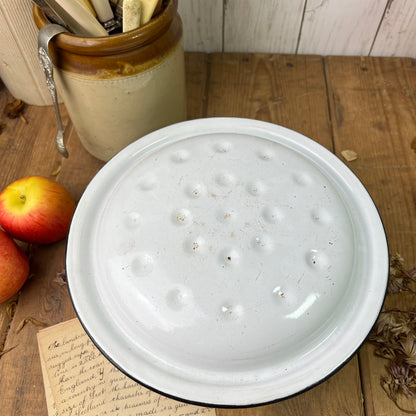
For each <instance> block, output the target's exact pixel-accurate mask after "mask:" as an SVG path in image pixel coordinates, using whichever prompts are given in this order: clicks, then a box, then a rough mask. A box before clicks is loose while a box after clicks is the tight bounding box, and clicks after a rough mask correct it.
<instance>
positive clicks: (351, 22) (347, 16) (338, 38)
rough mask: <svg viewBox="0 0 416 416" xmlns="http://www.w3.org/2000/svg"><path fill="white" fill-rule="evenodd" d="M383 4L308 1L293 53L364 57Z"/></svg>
mask: <svg viewBox="0 0 416 416" xmlns="http://www.w3.org/2000/svg"><path fill="white" fill-rule="evenodd" d="M385 5H386V1H385V0H383V1H380V0H367V1H362V0H350V1H349V2H348V4H347V3H345V1H343V0H335V1H322V0H309V1H308V2H307V6H306V9H305V16H304V20H303V25H302V30H301V32H300V42H299V48H298V51H297V52H298V53H316V54H319V55H334V54H337V55H367V54H368V53H369V52H370V48H371V45H372V43H373V39H374V37H375V35H376V33H377V28H378V26H379V24H380V21H381V19H382V17H383V12H384V9H385Z"/></svg>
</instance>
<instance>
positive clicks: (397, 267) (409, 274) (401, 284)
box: [387, 254, 416, 294]
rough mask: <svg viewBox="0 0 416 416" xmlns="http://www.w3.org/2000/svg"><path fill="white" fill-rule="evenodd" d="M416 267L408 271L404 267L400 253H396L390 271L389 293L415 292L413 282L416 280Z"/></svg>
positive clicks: (391, 261) (392, 258)
mask: <svg viewBox="0 0 416 416" xmlns="http://www.w3.org/2000/svg"><path fill="white" fill-rule="evenodd" d="M415 274H416V273H415V272H414V269H412V270H410V271H407V270H405V268H404V260H403V257H402V256H401V255H400V254H394V255H393V256H392V257H391V260H390V273H389V283H388V287H387V293H389V294H393V293H400V292H403V291H408V292H413V290H412V289H411V287H410V284H411V283H414V282H416V278H415Z"/></svg>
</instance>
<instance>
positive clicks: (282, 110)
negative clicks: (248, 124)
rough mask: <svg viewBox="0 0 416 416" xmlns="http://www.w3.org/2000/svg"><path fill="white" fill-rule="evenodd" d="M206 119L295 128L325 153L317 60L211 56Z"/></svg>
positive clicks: (327, 134) (326, 132)
mask: <svg viewBox="0 0 416 416" xmlns="http://www.w3.org/2000/svg"><path fill="white" fill-rule="evenodd" d="M207 105H208V108H207V116H208V117H227V116H228V117H247V118H253V119H257V120H263V121H270V122H272V123H276V124H280V125H282V126H284V127H288V128H290V129H293V130H296V131H298V132H299V133H302V134H304V135H306V136H308V137H310V138H312V139H314V140H316V141H318V142H319V143H321V144H322V145H324V146H326V147H327V148H329V149H331V146H332V139H331V131H330V124H329V115H328V108H327V97H326V86H325V76H324V72H323V64H322V58H321V57H318V56H294V55H291V56H289V55H269V54H255V55H252V54H213V55H212V57H211V67H210V83H209V96H208V104H207Z"/></svg>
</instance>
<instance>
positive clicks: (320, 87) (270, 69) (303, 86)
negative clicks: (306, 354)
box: [206, 54, 363, 416]
mask: <svg viewBox="0 0 416 416" xmlns="http://www.w3.org/2000/svg"><path fill="white" fill-rule="evenodd" d="M206 115H207V116H208V117H212V116H230V117H249V118H255V119H259V120H263V121H269V122H273V123H276V124H280V125H283V126H286V127H289V128H292V129H294V130H297V131H299V132H301V133H303V134H305V135H307V136H309V137H311V138H314V139H315V140H317V141H318V142H320V143H321V144H323V145H324V146H326V147H327V148H329V149H331V148H332V137H331V127H330V122H329V114H328V104H327V94H326V84H325V75H324V67H323V61H322V59H321V58H320V57H316V56H286V55H264V54H256V55H248V54H214V55H213V56H212V57H211V67H210V79H209V89H208V102H207V114H206ZM272 414H273V415H279V414H281V415H293V416H295V415H317V416H318V415H320V416H321V415H327V416H330V415H331V416H332V415H340V414H350V415H362V414H363V406H362V394H361V388H360V383H359V369H358V363H357V357H356V356H354V357H353V359H352V360H351V361H350V362H349V363H348V364H347V365H346V366H345V367H344V368H343V369H342V370H341V371H340V372H338V373H337V374H335V375H334V376H332V377H331V378H330V379H329V380H328V381H326V382H325V383H322V384H320V385H318V386H317V387H315V388H314V389H312V390H310V391H308V392H306V393H304V394H301V395H298V396H296V397H293V398H291V399H288V400H285V401H282V402H279V403H276V404H272V405H268V406H261V407H257V408H251V409H238V410H237V409H235V410H225V409H220V410H217V415H218V416H229V415H232V416H237V415H238V416H243V415H244V416H254V415H272Z"/></svg>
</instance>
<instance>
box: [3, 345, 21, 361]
mask: <svg viewBox="0 0 416 416" xmlns="http://www.w3.org/2000/svg"><path fill="white" fill-rule="evenodd" d="M16 347H17V345H14V346H13V347H10V348H7V350H1V351H0V358H1V357H3V355H4V354H7V353H8V352H10V351H11V350H14V349H15V348H16Z"/></svg>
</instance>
